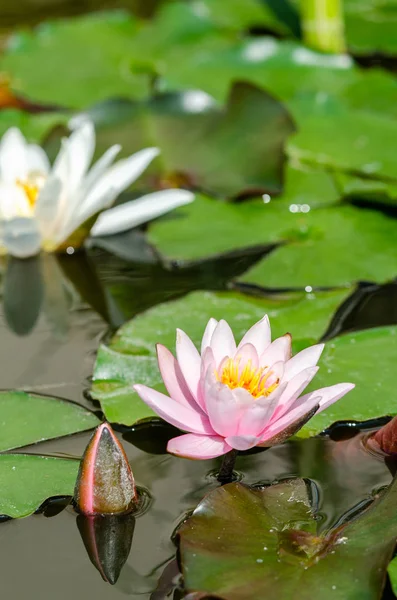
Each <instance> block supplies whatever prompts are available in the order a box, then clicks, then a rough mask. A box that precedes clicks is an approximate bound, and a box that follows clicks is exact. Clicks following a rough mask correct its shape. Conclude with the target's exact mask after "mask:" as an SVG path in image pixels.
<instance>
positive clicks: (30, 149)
mask: <svg viewBox="0 0 397 600" xmlns="http://www.w3.org/2000/svg"><path fill="white" fill-rule="evenodd" d="M26 155H27V164H28V170H29V173H42V174H43V175H47V174H48V173H49V171H50V161H49V160H48V156H47V154H46V153H45V151H44V150H43V148H41V146H37V145H36V144H29V145H28V146H27V149H26Z"/></svg>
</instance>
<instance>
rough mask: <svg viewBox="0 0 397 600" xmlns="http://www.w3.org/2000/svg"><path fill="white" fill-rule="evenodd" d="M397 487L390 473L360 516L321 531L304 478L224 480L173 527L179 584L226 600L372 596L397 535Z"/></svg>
mask: <svg viewBox="0 0 397 600" xmlns="http://www.w3.org/2000/svg"><path fill="white" fill-rule="evenodd" d="M396 494H397V482H396V481H394V483H393V484H392V486H391V487H390V489H389V490H388V491H387V492H385V493H384V494H383V495H382V496H381V497H380V499H378V500H377V501H375V503H374V504H373V505H372V507H371V508H369V509H368V510H367V511H365V512H364V513H363V514H362V515H361V516H360V517H359V518H358V519H356V520H355V521H353V522H352V523H348V524H347V525H346V526H344V527H341V528H338V529H336V530H334V531H331V532H328V533H327V534H324V535H320V536H319V535H317V534H316V521H315V518H313V514H312V512H311V505H310V497H309V496H308V490H307V487H306V484H305V482H304V481H302V480H299V479H296V480H291V481H289V482H285V483H281V484H278V485H276V486H271V487H268V488H265V489H263V490H250V489H249V488H246V487H244V486H242V485H241V484H239V483H234V484H228V485H226V486H223V487H221V488H219V489H217V490H215V491H213V492H211V493H210V494H208V495H207V496H206V497H205V498H204V500H203V501H202V502H201V503H200V504H199V505H198V507H197V509H196V510H195V512H194V513H193V516H192V517H191V518H190V519H189V520H188V521H187V522H186V523H185V524H184V525H183V526H182V527H181V529H180V530H179V535H180V544H181V559H182V570H183V574H184V578H185V585H186V587H187V589H188V590H190V591H200V592H206V593H207V594H215V595H216V596H219V597H220V598H222V599H224V600H237V599H240V598H241V599H243V598H244V600H249V599H251V598H252V599H253V600H254V599H255V600H256V599H257V598H260V597H264V596H266V597H268V598H269V599H273V598H274V599H276V598H286V599H287V598H291V597H294V598H307V597H317V596H319V597H320V596H321V597H322V598H338V599H339V598H340V599H343V600H345V599H346V598H347V597H349V596H351V595H354V596H355V595H357V597H360V598H363V599H364V598H365V599H368V600H370V599H375V598H378V597H379V595H380V593H381V590H382V588H383V585H384V581H385V570H386V567H387V564H388V562H389V560H390V556H391V554H392V552H393V549H394V544H395V539H396V536H397V520H396V513H395V501H396Z"/></svg>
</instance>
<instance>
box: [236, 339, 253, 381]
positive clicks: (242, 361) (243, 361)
mask: <svg viewBox="0 0 397 600" xmlns="http://www.w3.org/2000/svg"><path fill="white" fill-rule="evenodd" d="M234 360H235V361H237V360H239V375H241V373H242V372H243V371H244V368H245V366H246V365H247V363H248V362H249V361H251V368H252V369H257V368H258V366H259V358H258V353H257V351H256V348H255V346H253V345H252V344H244V346H241V348H240V349H239V350H237V351H236V353H235V355H234Z"/></svg>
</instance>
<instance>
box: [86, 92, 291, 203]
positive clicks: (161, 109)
mask: <svg viewBox="0 0 397 600" xmlns="http://www.w3.org/2000/svg"><path fill="white" fill-rule="evenodd" d="M88 114H89V115H90V117H91V118H92V120H93V121H94V122H95V123H96V125H97V129H98V150H100V149H104V148H107V147H109V145H110V144H111V143H115V142H116V140H117V142H120V143H121V144H122V147H123V151H124V152H125V153H128V154H129V153H131V152H134V151H136V150H139V149H141V148H142V147H144V146H157V147H159V148H160V149H161V156H160V158H159V159H158V160H157V161H156V162H155V163H154V164H153V166H152V168H151V169H149V171H148V173H147V175H146V178H145V177H143V178H141V180H142V182H144V183H145V182H146V183H148V182H149V183H151V185H153V176H156V179H157V180H160V182H161V181H163V183H164V181H165V183H169V184H175V179H176V182H177V183H179V184H181V183H182V184H186V183H187V184H191V185H193V186H194V187H199V188H201V189H205V190H210V191H211V192H212V193H213V194H215V195H221V196H238V195H242V194H245V195H253V194H255V193H259V192H268V193H271V194H273V193H279V192H280V191H281V188H282V174H283V173H282V171H283V165H284V162H285V152H284V145H285V142H286V139H287V138H288V136H289V135H290V134H291V133H292V132H293V131H294V124H293V122H292V120H291V117H290V115H289V113H288V112H287V110H286V109H285V108H284V106H283V105H282V104H281V103H280V102H279V101H278V100H276V99H274V98H273V97H272V96H270V95H269V94H267V93H266V92H264V91H262V90H260V89H259V88H256V87H255V86H253V85H250V84H247V83H235V84H234V85H233V87H232V89H231V91H230V95H229V98H228V101H227V104H226V106H225V107H222V106H220V105H218V104H217V103H216V102H215V100H214V99H213V98H211V97H210V96H208V94H206V93H204V92H202V91H200V90H189V91H186V92H170V93H166V94H159V95H157V96H154V97H153V98H151V99H149V100H148V101H147V102H132V101H131V102H124V101H111V102H106V103H104V104H102V105H97V106H94V107H93V108H92V109H91V111H89V113H88ZM156 165H157V167H156Z"/></svg>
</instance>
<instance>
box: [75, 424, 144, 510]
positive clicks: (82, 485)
mask: <svg viewBox="0 0 397 600" xmlns="http://www.w3.org/2000/svg"><path fill="white" fill-rule="evenodd" d="M74 497H75V501H76V504H77V508H78V510H79V511H80V512H81V513H83V514H85V515H107V514H120V513H125V512H128V511H129V510H131V509H132V508H133V506H134V505H135V504H136V503H137V492H136V488H135V481H134V476H133V474H132V471H131V467H130V465H129V462H128V459H127V456H126V454H125V452H124V449H123V447H122V445H121V444H120V442H119V440H118V439H117V437H116V436H115V434H114V431H113V430H112V428H111V427H110V425H109V423H102V425H100V426H99V427H98V428H97V429H96V430H95V433H94V435H93V436H92V438H91V440H90V441H89V443H88V446H87V448H86V450H85V452H84V455H83V458H82V460H81V463H80V470H79V474H78V477H77V482H76V487H75V495H74Z"/></svg>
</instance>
